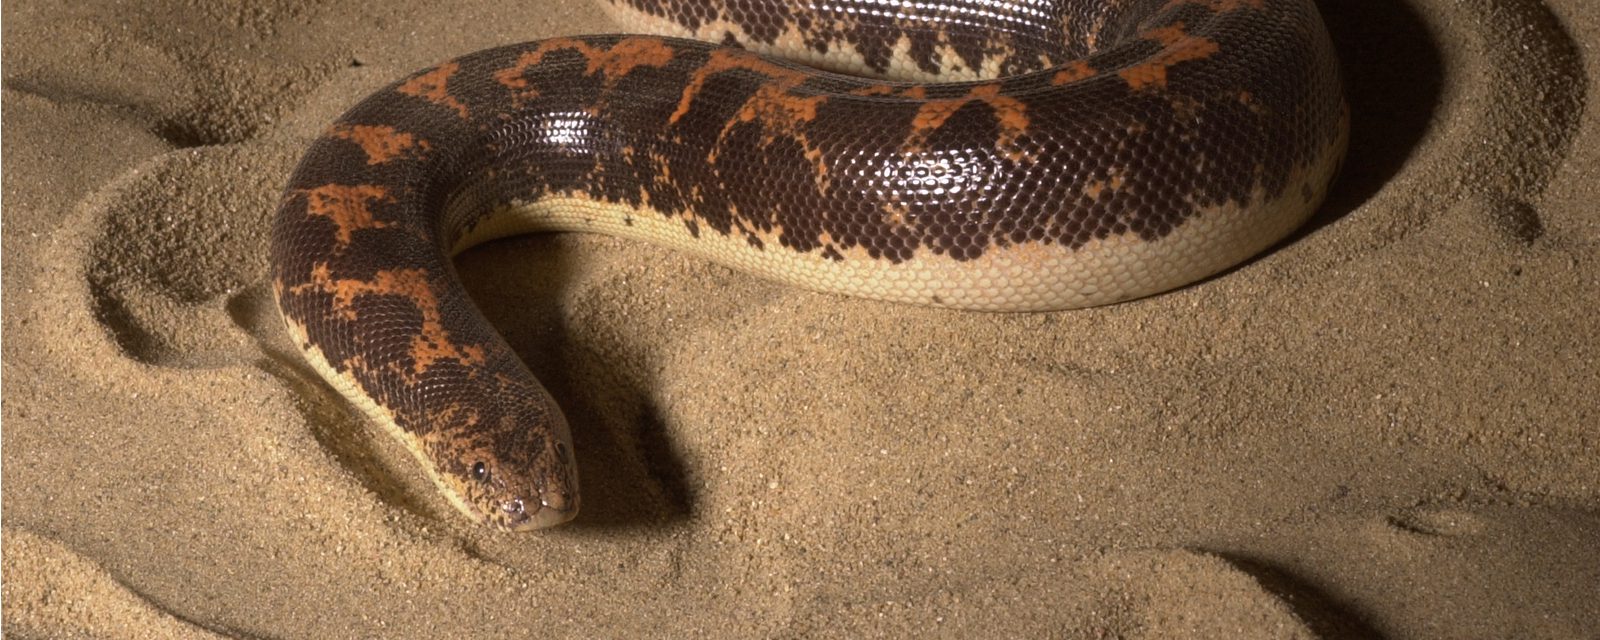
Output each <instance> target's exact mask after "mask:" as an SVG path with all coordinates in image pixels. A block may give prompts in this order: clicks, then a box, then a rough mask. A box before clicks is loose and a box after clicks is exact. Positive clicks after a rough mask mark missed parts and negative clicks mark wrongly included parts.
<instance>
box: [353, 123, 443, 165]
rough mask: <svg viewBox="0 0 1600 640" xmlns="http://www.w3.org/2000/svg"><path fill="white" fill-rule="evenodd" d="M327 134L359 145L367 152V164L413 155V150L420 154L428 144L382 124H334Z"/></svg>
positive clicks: (426, 148) (425, 149)
mask: <svg viewBox="0 0 1600 640" xmlns="http://www.w3.org/2000/svg"><path fill="white" fill-rule="evenodd" d="M328 135H330V136H333V137H335V138H340V139H343V140H349V141H351V142H354V143H356V144H357V145H359V146H360V147H361V150H362V151H364V152H366V154H367V164H382V163H385V162H388V161H390V160H393V159H395V158H398V157H401V156H403V155H413V154H411V152H412V151H413V150H416V151H417V152H418V153H416V154H414V155H418V156H420V155H421V153H420V152H422V151H427V150H428V146H429V145H428V141H427V140H422V139H420V138H417V137H416V136H414V135H412V134H409V133H405V132H401V131H398V130H396V129H395V128H394V127H390V126H384V125H377V126H375V125H364V124H355V125H347V124H341V125H335V126H334V127H333V129H331V130H329V131H328Z"/></svg>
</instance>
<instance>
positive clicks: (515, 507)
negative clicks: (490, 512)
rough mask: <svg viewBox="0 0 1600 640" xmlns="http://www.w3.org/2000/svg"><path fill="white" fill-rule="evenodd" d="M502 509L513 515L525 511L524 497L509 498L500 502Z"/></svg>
mask: <svg viewBox="0 0 1600 640" xmlns="http://www.w3.org/2000/svg"><path fill="white" fill-rule="evenodd" d="M500 510H501V511H504V512H506V513H509V514H511V515H519V514H521V513H522V511H523V506H522V498H517V499H515V500H507V501H505V502H503V503H501V504H500Z"/></svg>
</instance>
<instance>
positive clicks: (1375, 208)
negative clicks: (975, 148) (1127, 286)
mask: <svg viewBox="0 0 1600 640" xmlns="http://www.w3.org/2000/svg"><path fill="white" fill-rule="evenodd" d="M505 4H506V3H500V2H487V1H482V0H469V1H465V2H452V3H438V2H417V1H413V0H402V1H398V2H393V3H358V2H310V1H296V0H279V1H272V2H245V3H234V2H220V1H219V2H200V3H192V2H178V1H175V0H162V1H152V2H143V3H122V2H111V1H80V2H75V3H55V2H42V1H38V0H33V1H28V2H23V1H13V2H8V3H6V4H5V6H4V20H3V24H4V35H3V38H4V40H3V42H4V60H3V62H4V131H3V135H4V173H3V175H4V206H5V209H4V211H5V213H4V234H3V235H4V246H3V255H4V261H5V265H4V271H3V277H4V296H3V305H4V343H3V348H4V384H5V386H4V404H3V407H4V414H3V419H4V436H3V437H4V446H3V454H4V455H3V487H4V491H3V494H4V503H3V508H4V543H3V544H4V554H3V558H4V594H3V595H4V606H5V610H4V630H5V632H7V634H8V635H11V636H13V637H20V638H32V637H100V638H151V637H204V636H235V637H251V638H322V637H352V638H353V637H396V638H398V637H473V638H496V637H533V636H535V635H537V636H539V637H637V636H651V637H690V634H691V633H693V634H695V635H696V636H706V637H741V638H743V637H813V636H832V637H863V636H897V637H907V636H913V635H916V636H928V637H973V636H977V635H980V634H981V635H985V636H999V637H1063V638H1075V637H1084V638H1101V637H1122V638H1140V637H1145V638H1160V637H1239V638H1281V637H1328V638H1343V637H1372V636H1378V637H1388V638H1511V637H1517V638H1597V637H1600V630H1597V629H1600V626H1597V625H1600V622H1597V621H1600V598H1596V596H1595V594H1596V593H1600V425H1597V422H1600V399H1597V398H1600V393H1597V391H1600V340H1597V339H1596V336H1597V335H1600V313H1597V310H1600V309H1597V304H1596V301H1597V300H1600V215H1597V210H1596V205H1595V204H1594V203H1596V202H1600V169H1597V167H1600V118H1596V117H1595V116H1594V115H1593V114H1594V110H1593V109H1592V108H1591V107H1590V105H1591V103H1592V96H1591V90H1592V88H1593V87H1594V86H1596V85H1595V80H1596V78H1597V74H1600V50H1597V48H1596V46H1597V43H1600V11H1597V10H1596V7H1595V5H1594V4H1593V3H1592V2H1590V0H1549V1H1548V2H1539V1H1538V0H1370V1H1363V2H1354V1H1351V2H1343V1H1337V0H1324V1H1323V2H1322V4H1323V8H1324V12H1325V13H1326V15H1327V17H1328V21H1329V23H1330V26H1331V27H1332V29H1333V31H1334V35H1335V39H1336V40H1337V41H1338V44H1339V48H1340V53H1341V58H1342V60H1343V62H1344V64H1345V68H1346V72H1347V75H1348V80H1349V85H1350V99H1351V103H1352V107H1353V112H1354V140H1353V143H1352V147H1351V150H1350V158H1349V162H1348V167H1347V170H1346V172H1345V175H1344V177H1343V178H1342V180H1341V181H1340V182H1339V183H1338V185H1337V186H1336V191H1335V193H1334V194H1333V196H1332V201H1331V202H1330V203H1329V204H1328V205H1327V206H1326V207H1325V208H1324V210H1323V211H1322V213H1321V214H1319V216H1318V218H1317V219H1316V221H1315V222H1314V223H1313V224H1312V225H1311V226H1310V227H1309V228H1308V229H1307V230H1306V231H1305V232H1304V233H1302V234H1299V235H1297V236H1296V237H1295V238H1294V239H1292V241H1290V242H1289V243H1286V244H1285V245H1283V246H1281V247H1279V248H1277V249H1276V250H1274V251H1272V252H1271V253H1270V254H1268V255H1266V256H1264V257H1262V258H1260V259H1259V260H1256V261H1253V262H1251V263H1249V264H1247V265H1245V266H1244V267H1242V268H1239V269H1236V270H1234V271H1232V272H1229V273H1227V274H1224V275H1222V276H1220V277H1217V278H1213V279H1211V280H1209V281H1206V282H1203V283H1201V284H1199V285H1196V286H1192V287H1189V288H1186V289H1183V290H1181V291H1177V292H1174V293H1171V294H1167V295H1162V296H1158V297H1154V298H1151V299H1147V300H1142V301H1138V302H1133V303H1128V304H1122V305H1118V306H1114V307H1110V308H1103V309H1095V310H1088V311H1077V312H1066V313H1054V314H1033V315H983V314H964V313H952V312H940V311H931V310H924V309H915V308H909V307H903V306H894V305H886V304H881V303H873V302H864V301H858V300H851V299H845V298H840V297H836V296H830V295H821V294H814V293H808V292H804V291H798V290H793V289H789V288H784V287H781V286H777V285H773V284H769V283H767V282H764V281H761V280H757V279H755V278H752V277H749V276H745V275H742V274H740V273H736V272H733V271H730V270H727V269H724V268H721V267H717V266H712V265H707V264H704V263H701V262H698V261H695V260H693V259H690V258H686V257H682V256H678V255H675V254H673V253H671V252H668V251H665V250H659V249H655V248H652V247H647V246H641V245H636V244H631V243H627V242H623V241H618V240H612V239H608V238H598V237H579V236H551V237H532V238H521V239H514V240H509V241H502V242H498V243H494V244H492V245H489V246H485V247H482V248H480V249H477V250H474V251H472V252H469V253H468V254H466V255H464V256H463V257H462V258H461V259H460V261H459V264H460V267H461V270H462V272H463V275H464V277H465V278H466V279H467V281H468V282H469V284H470V286H471V287H472V290H473V293H474V294H475V296H476V297H477V298H478V299H479V300H480V301H481V302H482V304H483V305H484V306H485V308H486V310H487V312H488V314H489V315H490V316H491V318H492V319H493V320H494V321H495V322H496V324H497V325H498V326H499V327H500V328H501V329H502V330H503V331H504V332H505V333H506V334H507V335H508V337H509V339H510V340H511V342H512V344H513V345H514V346H515V347H516V348H517V349H518V350H519V352H521V353H522V354H523V355H524V356H525V357H526V358H527V359H528V360H530V361H531V362H532V363H533V367H534V369H535V371H536V372H537V373H539V374H541V376H542V377H543V378H544V379H545V380H547V381H548V382H549V384H550V386H551V388H552V390H553V392H554V393H555V394H556V396H557V397H558V398H560V399H561V401H562V402H563V404H564V405H565V406H566V407H567V413H568V415H569V417H570V418H571V420H572V423H573V425H574V430H575V431H576V440H577V447H578V451H579V455H578V458H579V463H580V466H581V470H582V473H583V475H584V481H585V491H586V501H585V507H584V508H585V511H584V513H583V514H582V515H581V517H580V518H579V519H578V520H577V521H576V522H574V523H573V524H571V525H570V526H567V527H564V528H561V529H558V530H554V531H550V532H542V533H535V534H529V535H506V534H496V533H492V532H488V531H484V530H480V529H478V528H475V527H473V526H472V525H470V524H467V523H466V522H464V521H463V520H462V519H461V518H459V517H457V516H456V514H455V513H454V512H453V511H452V510H451V509H450V507H449V506H448V505H447V504H446V503H445V502H444V501H443V500H442V499H441V498H439V497H438V496H437V495H436V493H435V492H434V491H433V489H432V488H431V486H430V485H429V484H428V483H427V481H426V480H425V479H424V478H423V477H422V475H421V473H420V471H419V470H418V469H417V468H416V467H415V466H414V465H413V464H411V462H410V460H409V458H408V457H406V454H405V452H404V451H403V450H401V449H400V448H399V447H398V446H397V445H394V444H392V443H391V442H389V440H388V439H387V438H386V437H385V436H383V435H382V434H381V433H379V432H377V431H376V430H374V429H371V428H369V427H367V426H365V425H364V424H363V423H362V422H361V421H360V420H358V419H357V417H356V416H355V414H354V413H353V412H352V411H351V410H350V409H347V408H346V407H345V405H344V404H343V403H342V402H341V401H340V400H339V399H338V398H337V397H336V396H335V395H334V394H333V393H332V392H331V391H329V390H327V389H325V388H324V387H323V386H321V385H320V384H319V383H317V382H316V381H315V380H314V378H313V377H312V375H311V374H310V373H309V370H308V369H307V368H306V367H305V366H304V365H303V364H300V363H299V361H298V360H297V359H296V358H295V357H294V356H293V355H292V354H290V353H289V352H288V349H289V345H288V343H287V341H286V339H285V337H284V335H283V333H282V331H281V329H279V328H278V324H277V319H276V316H275V312H274V311H273V310H272V308H271V306H270V304H269V301H268V297H267V296H266V295H265V293H266V290H265V288H264V286H263V285H264V281H265V246H266V234H267V227H268V220H269V216H270V214H271V212H272V210H273V205H274V201H275V200H276V198H277V196H278V190H279V189H280V188H281V185H282V183H283V181H284V180H285V178H286V175H287V173H288V171H289V169H290V168H291V166H292V165H293V163H294V161H295V159H296V158H297V156H298V154H299V152H300V151H301V150H302V149H303V148H304V145H305V144H306V143H307V141H308V140H309V139H310V137H311V136H313V135H315V133H316V132H318V131H319V130H320V129H321V128H322V127H323V126H325V124H326V123H328V122H329V121H331V120H332V119H333V118H334V117H335V116H336V115H337V114H338V113H339V112H340V111H342V110H343V109H344V108H345V107H347V106H348V105H350V104H352V103H353V102H354V101H355V100H356V99H358V98H359V97H361V96H362V95H364V94H366V93H368V92H369V91H371V90H373V89H375V88H377V87H378V86H380V85H382V84H384V83H386V82H387V81H389V80H391V79H393V78H395V77H397V76H399V75H401V74H403V73H405V72H407V71H409V70H412V69H415V68H418V67H421V66H424V65H426V64H429V63H432V62H436V61H438V60H441V59H444V58H447V57H451V56H454V55H458V54H460V53H463V52H467V51H470V50H474V49H478V48H483V47H486V46H490V45H495V44H501V43H506V42H514V41H519V40H527V39H533V38H536V37H540V36H546V35H554V34H574V33H587V32H599V31H609V30H612V28H611V27H610V26H609V25H608V24H607V23H606V22H605V20H604V19H603V18H602V17H601V16H600V14H599V12H598V9H597V8H596V7H594V6H591V5H590V4H589V3H587V2H584V1H582V0H570V1H568V2H560V1H557V0H549V1H539V2H527V3H520V4H517V6H514V7H509V8H508V7H506V6H503V5H505Z"/></svg>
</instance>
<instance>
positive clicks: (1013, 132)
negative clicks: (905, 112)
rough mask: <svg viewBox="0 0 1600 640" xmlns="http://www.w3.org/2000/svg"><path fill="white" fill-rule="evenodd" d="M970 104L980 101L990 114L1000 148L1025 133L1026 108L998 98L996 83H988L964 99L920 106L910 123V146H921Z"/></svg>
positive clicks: (945, 100)
mask: <svg viewBox="0 0 1600 640" xmlns="http://www.w3.org/2000/svg"><path fill="white" fill-rule="evenodd" d="M974 100H981V101H983V102H984V103H986V104H988V105H989V108H990V109H993V110H994V117H995V120H996V122H998V123H999V124H1000V140H999V143H1000V145H1001V146H1005V145H1007V144H1009V143H1011V142H1013V141H1015V140H1016V138H1017V136H1019V135H1021V134H1022V132H1023V131H1026V130H1027V128H1028V113H1027V111H1028V108H1027V105H1024V104H1023V103H1022V101H1021V100H1018V99H1016V98H1013V97H1011V96H1003V95H1000V83H998V82H990V83H986V84H980V85H976V86H974V87H972V89H971V90H970V91H968V92H967V95H965V96H962V97H960V98H948V99H943V100H929V101H927V102H924V103H922V106H921V108H919V109H917V115H916V116H915V117H913V118H912V119H911V128H912V129H913V133H912V140H911V142H910V144H911V146H916V145H919V144H921V140H922V139H925V138H927V137H928V135H929V134H931V133H933V132H934V131H935V130H937V129H938V128H939V127H942V126H944V123H945V121H946V120H949V119H950V116H952V115H955V112H956V111H957V110H959V109H961V107H963V106H966V104H967V103H969V102H972V101H974Z"/></svg>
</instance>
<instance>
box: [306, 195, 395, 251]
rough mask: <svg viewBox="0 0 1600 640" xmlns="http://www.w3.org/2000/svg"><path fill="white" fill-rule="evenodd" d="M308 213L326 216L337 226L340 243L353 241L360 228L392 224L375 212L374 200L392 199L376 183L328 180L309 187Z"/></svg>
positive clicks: (376, 227) (378, 227)
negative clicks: (318, 185) (346, 182)
mask: <svg viewBox="0 0 1600 640" xmlns="http://www.w3.org/2000/svg"><path fill="white" fill-rule="evenodd" d="M305 194H306V213H309V214H311V215H314V216H323V217H325V218H327V219H328V220H330V221H332V222H333V224H334V226H336V227H338V228H339V230H338V232H337V233H338V235H337V239H338V242H339V246H341V247H342V246H345V245H348V244H350V236H351V234H353V233H355V231H356V230H357V229H382V228H384V227H387V226H389V224H388V223H386V222H382V221H380V220H378V219H376V218H374V217H373V216H372V206H371V205H372V202H373V201H378V200H390V199H391V198H390V197H389V192H388V190H386V189H384V188H383V187H380V186H378V185H375V184H357V185H343V184H325V185H322V186H320V187H317V188H315V189H307V190H306V191H305Z"/></svg>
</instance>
